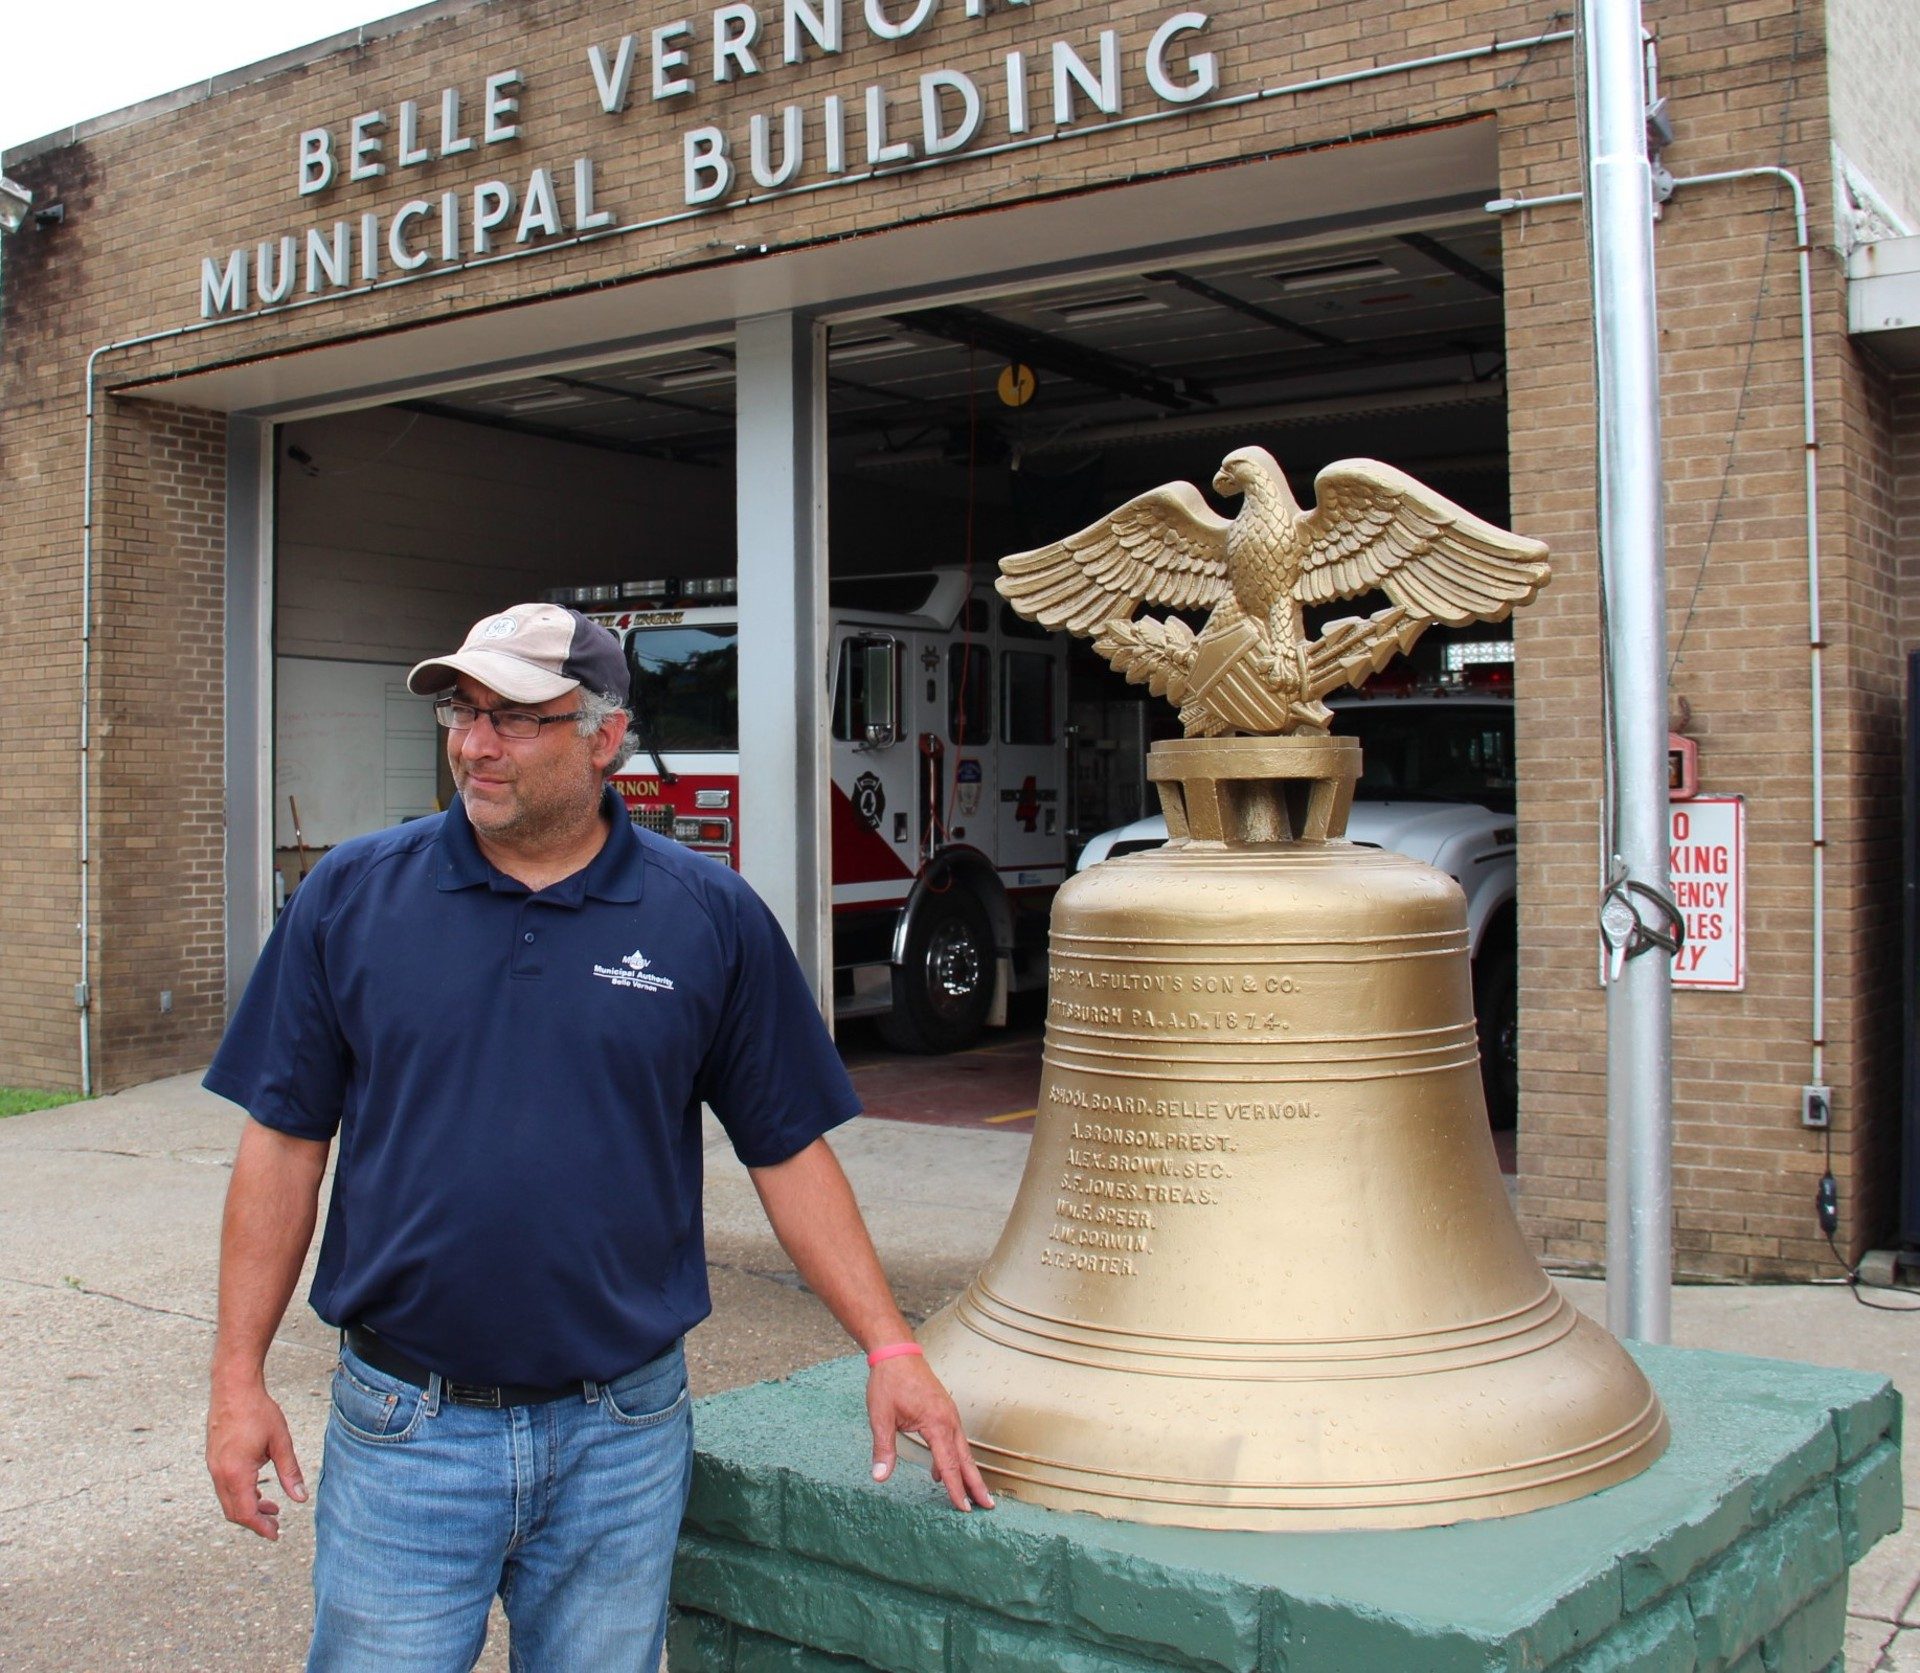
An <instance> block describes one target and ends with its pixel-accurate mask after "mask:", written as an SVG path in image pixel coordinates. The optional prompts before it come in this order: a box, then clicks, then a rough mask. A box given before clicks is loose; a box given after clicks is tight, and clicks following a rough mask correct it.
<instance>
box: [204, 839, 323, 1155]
mask: <svg viewBox="0 0 1920 1673" xmlns="http://www.w3.org/2000/svg"><path fill="white" fill-rule="evenodd" d="M331 858H332V856H327V857H325V858H323V859H322V860H321V862H320V864H319V865H318V866H316V867H315V868H314V870H313V871H312V873H311V874H309V876H308V877H307V878H306V880H305V881H304V882H303V883H302V884H301V885H300V887H299V888H298V889H297V890H295V891H294V894H293V898H292V899H291V900H290V901H289V902H288V903H287V907H286V910H285V911H283V912H282V913H281V914H280V921H279V923H277V924H275V925H274V928H273V933H272V934H271V935H269V936H268V937H267V944H266V946H265V947H264V948H262V949H261V953H260V960H259V962H258V963H257V964H256V965H255V966H254V967H253V974H252V976H250V977H249V978H248V980H247V987H246V991H245V992H244V993H243V994H242V995H241V996H240V1004H239V1006H238V1008H237V1009H236V1010H235V1011H234V1013H233V1020H232V1021H231V1022H229V1023H228V1024H227V1032H226V1034H225V1036H224V1037H223V1038H222V1039H221V1041H220V1049H219V1050H218V1051H217V1052H215V1053H214V1057H213V1064H212V1066H211V1067H210V1068H209V1069H208V1070H207V1073H206V1077H205V1079H204V1080H203V1081H202V1082H201V1084H202V1085H203V1086H205V1087H206V1089H207V1090H208V1091H209V1092H216V1093H218V1094H219V1095H220V1096H221V1097H222V1098H229V1099H231V1100H232V1101H233V1102H234V1103H236V1104H238V1105H240V1106H241V1108H243V1109H244V1110H245V1111H246V1112H247V1113H248V1114H249V1115H251V1116H252V1117H253V1118H254V1120H256V1121H258V1122H259V1123H260V1124H261V1125H262V1126H265V1127H272V1128H275V1129H276V1130H278V1131H280V1132H283V1133H288V1134H291V1135H292V1136H293V1137H295V1138H305V1139H327V1138H331V1137H332V1136H333V1134H334V1131H335V1129H337V1128H338V1127H339V1125H340V1116H341V1110H342V1107H343V1104H344V1101H345V1098H346V1091H347V1074H348V1063H349V1056H350V1054H349V1052H348V1050H347V1045H346V1041H345V1040H344V1039H343V1038H342V1036H341V1032H340V1022H339V1016H338V1013H337V1012H336V1010H335V1008H334V1004H333V997H332V994H331V993H330V992H329V990H328V986H327V976H326V967H325V960H324V952H325V929H326V918H327V913H328V911H329V907H330V903H331V900H332V897H333V893H334V891H333V884H334V881H335V880H334V875H333V872H334V869H335V868H334V867H332V866H330V865H329V864H328V860H330V859H331Z"/></svg>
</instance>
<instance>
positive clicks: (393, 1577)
mask: <svg viewBox="0 0 1920 1673" xmlns="http://www.w3.org/2000/svg"><path fill="white" fill-rule="evenodd" d="M407 683H408V686H409V687H410V689H412V690H413V691H415V692H416V693H420V694H423V695H426V694H434V695H436V696H437V701H436V703H435V714H436V716H437V718H438V719H439V721H440V723H441V725H442V726H444V727H445V728H446V729H447V758H448V761H449V762H450V764H451V766H452V769H453V779H454V784H455V786H456V787H457V789H458V792H459V794H458V797H457V798H456V800H455V802H454V805H453V806H452V807H451V808H450V809H449V810H448V811H447V812H446V813H444V814H442V815H440V816H439V817H437V818H433V819H422V820H417V821H415V822H413V823H411V824H407V825H402V826H399V827H397V828H395V829H393V830H389V831H382V832H380V833H378V834H376V835H374V836H369V837H362V838H358V839H356V840H354V841H352V842H347V843H343V844H341V845H340V846H339V847H338V848H336V849H334V850H333V851H332V852H331V853H329V854H328V855H327V856H326V857H325V858H324V859H323V860H322V861H321V862H320V864H319V865H318V866H317V867H315V869H314V871H313V872H312V874H311V875H310V876H309V877H308V878H307V879H306V880H305V882H303V883H302V884H301V886H300V888H299V890H298V891H297V892H296V893H295V895H294V896H293V899H292V900H291V901H290V902H289V903H288V906H287V909H286V911H285V913H284V914H283V915H282V918H281V921H280V923H279V925H278V926H277V927H276V928H275V930H274V933H273V935H272V937H271V938H270V939H269V941H268V943H267V946H266V949H265V950H264V952H263V953H262V954H261V958H260V963H259V966H258V968H257V969H256V970H255V972H254V974H253V977H252V979H251V980H250V981H249V983H248V985H247V990H246V994H245V996H244V997H243V999H242V1000H241V1003H240V1007H239V1009H238V1011H237V1012H236V1013H235V1015H234V1019H233V1023H232V1025H231V1027H230V1028H229V1029H228V1032H227V1036H226V1039H225V1040H224V1041H223V1042H222V1044H221V1047H220V1050H219V1053H218V1054H217V1056H216V1057H215V1059H214V1063H213V1066H212V1068H211V1069H210V1070H209V1071H208V1074H207V1078H206V1084H207V1086H208V1087H209V1088H211V1089H212V1090H213V1091H215V1092H218V1093H221V1094H222V1095H224V1096H226V1097H229V1098H231V1099H233V1100H234V1101H235V1102H236V1103H239V1104H242V1105H244V1106H245V1108H246V1109H247V1110H248V1112H249V1114H250V1116H251V1117H252V1119H251V1120H250V1121H249V1122H248V1123H247V1126H246V1129H245V1131H244V1133H243V1135H242V1137H241V1141H240V1148H239V1153H238V1156H237V1157H236V1160H235V1162H234V1171H233V1180H232V1183H231V1185H230V1186H229V1188H228V1193H227V1206H226V1214H225V1220H224V1224H223V1228H222V1233H221V1260H220V1308H219V1329H218V1334H217V1337H216V1340H215V1347H214V1361H213V1377H212V1398H211V1401H210V1405H209V1409H208V1417H207V1464H208V1468H209V1470H210V1471H211V1473H212V1476H213V1481H214V1486H215V1489H216V1491H217V1492H218V1494H219V1497H220V1503H221V1506H222V1508H223V1509H224V1510H225V1512H226V1515H227V1517H228V1519H229V1520H231V1521H234V1522H237V1523H239V1524H240V1525H241V1526H242V1527H245V1528H250V1529H252V1530H253V1531H254V1532H255V1533H257V1534H260V1535H262V1536H264V1537H265V1538H268V1539H273V1538H276V1537H277V1536H278V1530H279V1507H278V1505H277V1504H275V1503H274V1502H273V1501H271V1500H269V1499H266V1498H263V1497H262V1495H261V1489H260V1483H261V1479H262V1472H263V1470H264V1467H265V1464H266V1463H267V1462H268V1461H271V1462H272V1464H273V1466H274V1469H275V1471H276V1472H277V1474H278V1476H279V1480H280V1485H281V1488H282V1489H283V1491H285V1492H286V1493H287V1494H288V1496H290V1497H292V1498H294V1499H297V1500H304V1499H305V1498H306V1496H307V1495H306V1488H305V1485H304V1482H303V1478H302V1475H301V1471H300V1465H299V1463H298V1461H297V1459H296V1458H295V1456H294V1449H293V1444H292V1440H291V1438H290V1436H289V1434H288V1430H287V1424H286V1419H285V1416H284V1414H283V1413H282V1411H281V1409H280V1407H279V1406H278V1405H277V1404H276V1403H275V1402H274V1400H273V1398H272V1397H271V1396H270V1395H269V1393H268V1392H267V1387H266V1378H265V1369H264V1367H265V1359H266V1353H267V1348H268V1346H269V1344H270V1342H271V1340H272V1337H273V1333H274V1331H275V1329H276V1328H277V1327H278V1325H279V1322H280V1319H281V1317H282V1316H283V1314H284V1313H285V1311H286V1307H287V1303H288V1301H289V1299H290V1298H291V1296H292V1292H293V1287H294V1284H295V1282H296V1281H297V1279H298V1275H299V1271H300V1266H301V1262H302V1260H303V1258H304V1256H305V1253H306V1249H307V1246H308V1244H309V1242H310V1241H311V1238H312V1235H313V1227H314V1221H315V1218H316V1214H317V1201H318V1192H319V1187H320V1182H321V1177H322V1173H323V1170H324V1168H325V1165H326V1160H327V1154H328V1150H329V1147H330V1145H331V1144H332V1143H333V1141H334V1140H335V1139H336V1137H337V1139H338V1143H339V1158H338V1164H337V1167H336V1169H335V1177H334V1187H333V1198H332V1203H331V1207H330V1209H329V1212H328V1217H327V1226H326V1232H325V1235H324V1237H323V1239H322V1242H321V1246H320V1259H319V1266H318V1269H317V1271H316V1273H315V1276H314V1284H313V1295H312V1301H313V1305H314V1308H315V1310H316V1311H318V1312H319V1314H320V1316H321V1317H322V1318H324V1319H325V1320H327V1322H328V1323H329V1324H333V1325H336V1326H339V1327H340V1328H341V1330H342V1332H343V1341H342V1348H341V1354H340V1363H339V1366H338V1368H337V1370H336V1372H335V1374H334V1382H333V1403H332V1411H331V1413H330V1415H329V1422H328V1429H327V1442H326V1458H325V1469H324V1474H323V1477H322V1481H321V1485H320V1494H319V1503H318V1506H317V1511H316V1517H315V1539H316V1554H315V1560H314V1598H315V1621H314V1636H313V1643H312V1648H311V1651H310V1655H309V1666H310V1667H314V1668H328V1669H367V1670H372V1669H379V1670H381V1673H397V1670H403V1669H420V1670H422V1673H427V1670H432V1673H442V1670H444V1669H448V1668H462V1667H469V1666H471V1665H472V1663H473V1661H474V1659H475V1658H476V1657H477V1655H478V1654H479V1651H480V1647H481V1644H482V1642H483V1639H484V1636H485V1631H486V1617H487V1610H488V1607H489V1604H490V1602H491V1600H492V1597H493V1595H494V1594H495V1593H496V1592H498V1594H499V1595H500V1597H501V1599H502V1601H503V1602H504V1604H505V1607H506V1612H507V1616H508V1620H509V1623H510V1625H511V1628H512V1633H513V1651H514V1656H513V1660H514V1665H515V1667H516V1668H527V1669H547V1668H566V1669H569V1670H585V1673H594V1670H598V1669H615V1668H618V1669H647V1670H649V1673H650V1670H651V1669H653V1668H654V1667H655V1666H656V1665H657V1664H658V1661H659V1657H660V1646H661V1641H662V1637H663V1635H664V1631H665V1613H666V1586H667V1576H668V1569H669V1565H670V1562H671V1559H672V1553H673V1544H674V1537H675V1532H676V1530H677V1527H678V1524H679V1519H680V1514H681V1510H682V1508H683V1507H684V1504H685V1500H686V1493H687V1484H688V1480H689V1475H690V1469H691V1428H690V1418H689V1412H688V1405H687V1389H686V1377H685V1370H684V1366H683V1362H682V1357H681V1348H680V1339H681V1337H682V1336H683V1335H684V1334H685V1332H686V1331H687V1330H689V1329H690V1328H691V1327H692V1326H693V1325H695V1324H697V1323H698V1322H699V1320H700V1319H701V1318H703V1317H704V1316H705V1314H706V1313H707V1311H708V1308H709V1302H708V1298H707V1290H706V1267H705V1260H704V1252H703V1245H702V1237H701V1222H700V1156H701V1134H700V1106H701V1105H702V1103H705V1104H707V1105H709V1106H710V1107H711V1108H712V1109H713V1111H714V1113H715V1114H716V1115H717V1116H718V1117H719V1118H720V1120H721V1122H722V1124H723V1125H724V1126H725V1128H726V1130H727V1132H728V1135H729V1137H730V1138H731V1140H732V1142H733V1146H734V1149H735V1151H736V1152H737V1154H738V1155H739V1156H740V1158H741V1160H742V1161H743V1162H745V1163H746V1165H747V1166H748V1168H749V1169H750V1170H751V1175H752V1178H753V1182H754V1185H755V1188H756V1189H757V1190H758V1192H759V1194H760V1200H761V1202H762V1204H763V1205H764V1207H765V1209H766V1213H767V1217H768V1219H769V1221H770V1222H771V1223H772V1225H773V1228H774V1231H775V1232H776V1234H777V1235H778V1236H779V1239H780V1242H781V1244H782V1245H783V1246H784V1247H785V1249H786V1250H787V1252H788V1254H789V1255H790V1256H791V1257H792V1259H793V1262H794V1265H795V1266H796V1267H797V1268H798V1269H799V1271H800V1273H801V1275H802V1276H803V1277H804V1278H805V1279H806V1281H807V1282H808V1284H809V1285H811V1287H812V1288H813V1289H814V1290H815V1292H816V1293H818V1294H819V1296H820V1297H821V1298H822V1300H824V1301H825V1302H826V1304H827V1306H828V1307H829V1308H830V1309H831V1310H832V1312H833V1314H834V1316H835V1317H836V1318H837V1319H838V1320H839V1321H840V1323H841V1324H842V1325H843V1326H844V1327H845V1328H846V1329H847V1331H848V1332H849V1333H850V1334H851V1335H852V1336H853V1337H854V1338H855V1340H857V1341H858V1342H859V1343H860V1345H861V1346H862V1347H863V1348H865V1349H866V1350H868V1357H869V1364H870V1366H871V1370H870V1375H869V1380H868V1388H867V1407H868V1414H869V1417H870V1419H871V1421H872V1427H873V1461H874V1468H873V1474H874V1477H875V1479H876V1480H885V1479H886V1478H887V1476H888V1474H889V1473H890V1472H891V1470H892V1467H893V1463H894V1457H895V1450H894V1448H895V1440H894V1437H895V1435H896V1433H897V1432H898V1431H903V1430H905V1431H914V1432H917V1433H918V1434H919V1435H920V1436H921V1437H922V1438H923V1439H924V1440H925V1441H926V1442H927V1444H928V1445H929V1447H930V1449H931V1451H932V1454H933V1457H934V1461H935V1463H934V1470H935V1475H936V1477H937V1479H938V1480H939V1481H940V1482H941V1483H942V1485H943V1486H944V1487H945V1488H946V1490H947V1493H948V1495H949V1497H950V1498H951V1499H952V1501H953V1503H954V1505H955V1507H956V1508H958V1509H961V1510H965V1509H967V1508H968V1505H969V1504H970V1503H972V1504H979V1505H983V1506H984V1505H989V1504H990V1503H991V1500H990V1499H989V1497H988V1495H987V1492H986V1488H985V1486H984V1484H983V1483H982V1481H981V1479H980V1475H979V1472H978V1471H977V1469H976V1468H975V1467H974V1463H973V1460H972V1457H971V1455H970V1454H969V1453H968V1450H967V1446H966V1442H965V1439H964V1438H963V1437H962V1435H961V1432H960V1425H959V1419H958V1416H957V1414H956V1413H955V1411H954V1407H953V1402H952V1400H951V1399H950V1398H949V1397H948V1395H947V1393H946V1390H945V1389H944V1388H942V1387H941V1385H940V1383H939V1381H938V1380H937V1379H936V1378H935V1376H934V1375H933V1373H932V1371H931V1370H930V1369H929V1368H928V1366H927V1364H926V1361H925V1359H924V1358H922V1357H921V1356H920V1354H919V1350H918V1348H917V1347H916V1346H914V1345H913V1341H912V1334H911V1332H910V1331H909V1330H908V1328H907V1325H906V1322H905V1321H904V1320H903V1319H902V1318H901V1316H900V1313H899V1310H898V1309H897V1308H896V1307H895V1305H894V1302H893V1298H892V1295H891V1293H890V1291H889V1289H888V1287H887V1282H886V1278H885V1275H884V1274H883V1273H882V1272H881V1270H880V1265H879V1262H878V1260H877V1259H876V1257H875V1255H874V1252H873V1246H872V1244H871V1242H870V1241H869V1239H868V1237H867V1233H866V1229H865V1227H864V1225H863V1224H862V1222H861V1219H860V1214H859V1210H858V1208H857V1207H856V1206H855V1204H854V1200H853V1195H852V1193H851V1191H850V1190H849V1188H848V1186H847V1182H846V1179H845V1176H844V1175H843V1174H842V1173H841V1171H840V1168H839V1164H838V1163H837V1162H836V1161H835V1160H834V1157H833V1153H832V1152H831V1151H830V1150H829V1149H828V1148H827V1144H826V1140H825V1139H824V1138H823V1137H822V1135H823V1134H824V1133H825V1132H827V1131H828V1130H829V1129H830V1128H832V1127H834V1126H836V1125H838V1124H839V1123H840V1122H842V1121H845V1120H847V1119H848V1118H849V1117H851V1116H852V1115H854V1114H855V1113H857V1110H858V1102H857V1100H856V1098H855V1097H854V1093H853V1089H852V1086H851V1084H850V1083H849V1082H848V1080H847V1078H846V1073H845V1070H844V1069H843V1068H842V1067H841V1066H840V1062H839V1059H838V1058H837V1056H836V1055H835V1054H834V1051H833V1047H832V1043H831V1041H830V1040H829V1039H828V1037H827V1033H826V1030H825V1028H824V1026H823V1025H822V1024H821V1021H820V1016H819V1013H818V1011H817V1009H816V1008H815V1006H814V1001H813V998H812V996H811V994H810V993H809V992H808V990H807V987H806V984H805V982H804V980H803V979H802V977H801V974H800V971H799V968H798V966H797V964H796V963H795V961H794V958H793V956H792V953H791V951H790V950H789V949H788V947H787V944H786V942H785V940H784V939H783V938H782V936H781V934H780V931H779V929H778V927H777V926H776V925H775V923H774V921H773V919H772V916H771V914H770V913H769V912H768V911H767V909H766V908H765V906H763V905H762V904H761V902H760V901H759V900H758V899H757V898H756V897H755V896H754V895H753V893H752V892H751V891H750V890H749V889H748V888H747V887H746V886H745V885H744V884H743V883H742V882H741V881H740V880H739V879H738V878H737V877H736V876H735V875H734V874H733V873H732V872H731V871H729V870H728V869H727V868H726V867H724V866H720V865H716V864H715V863H714V862H713V861H711V860H708V859H706V858H704V857H702V856H699V855H696V854H694V853H692V852H690V851H689V850H687V849H684V848H681V847H680V846H678V845H677V844H675V843H672V842H668V841H666V840H664V839H662V838H659V837H656V836H653V835H652V834H651V833H648V832H644V831H638V830H636V829H635V828H634V827H633V825H632V824H631V823H630V822H629V821H628V819H627V817H626V814H625V810H624V808H623V807H622V806H621V803H620V800H619V797H618V796H617V795H616V794H615V793H614V792H613V790H612V789H611V788H610V787H609V786H608V785H607V784H606V779H607V777H608V776H609V775H610V774H611V773H612V772H613V771H614V770H615V768H616V767H617V766H618V765H619V763H620V762H621V761H622V760H623V759H624V758H625V756H626V754H627V753H628V750H629V745H628V743H627V737H626V733H627V725H628V716H627V714H626V711H625V703H626V701H627V695H628V676H627V669H626V665H625V661H624V659H623V657H622V655H621V652H620V647H619V645H618V643H617V641H616V640H615V639H614V637H613V635H612V634H610V633H608V632H607V631H606V630H605V629H604V628H601V627H598V626H596V625H595V624H594V623H592V622H590V621H589V620H587V618H586V617H584V616H582V615H580V614H579V613H578V612H575V611H571V610H563V609H560V608H558V607H556V606H553V605H542V604H523V605H515V606H514V607H513V608H512V609H510V610H508V611H506V612H504V613H503V614H500V615H497V616H490V617H488V618H486V619H485V620H484V621H481V622H480V623H478V624H477V625H476V626H475V627H474V629H473V631H472V632H471V633H469V634H468V636H467V639H466V643H465V644H464V645H462V646H461V648H460V650H459V651H457V652H456V653H454V654H453V655H451V656H447V657H442V658H439V659H437V660H433V661H428V662H423V663H421V664H420V665H419V666H418V667H416V668H415V669H414V670H413V671H412V673H411V674H410V675H409V676H408V681H407Z"/></svg>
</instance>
